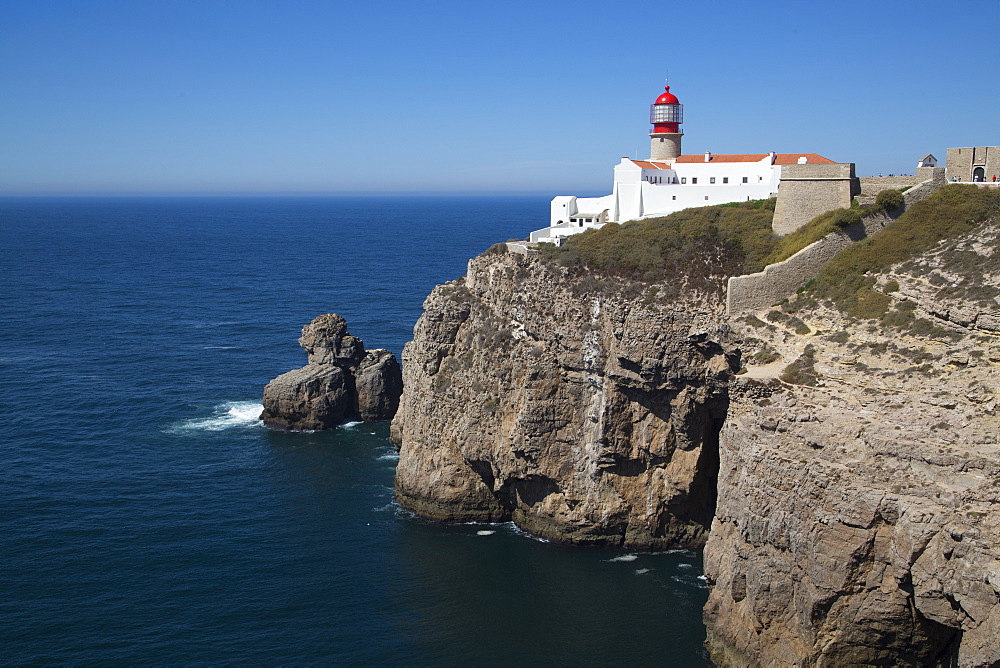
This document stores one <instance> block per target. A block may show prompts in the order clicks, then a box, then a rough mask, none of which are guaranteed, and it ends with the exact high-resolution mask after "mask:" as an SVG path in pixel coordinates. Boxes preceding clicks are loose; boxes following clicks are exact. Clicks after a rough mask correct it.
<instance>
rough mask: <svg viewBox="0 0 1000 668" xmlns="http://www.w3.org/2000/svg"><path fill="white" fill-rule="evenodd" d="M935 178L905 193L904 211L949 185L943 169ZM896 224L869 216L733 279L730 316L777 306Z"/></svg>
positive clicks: (937, 170)
mask: <svg viewBox="0 0 1000 668" xmlns="http://www.w3.org/2000/svg"><path fill="white" fill-rule="evenodd" d="M933 174H934V177H933V178H931V179H928V180H927V181H924V182H923V183H920V184H919V185H916V186H914V187H913V188H910V189H909V190H907V191H906V192H905V193H903V211H905V210H906V209H908V208H909V207H911V206H913V204H914V203H916V202H919V201H920V200H922V199H924V198H925V197H927V196H929V195H930V194H931V193H933V192H934V191H935V190H937V189H938V188H940V187H941V186H942V185H944V184H945V183H946V181H945V170H944V168H943V167H935V168H934V172H933ZM900 213H901V212H900ZM775 215H777V209H776V210H775ZM896 215H897V216H898V215H899V213H897V214H896ZM892 220H893V218H891V217H889V216H888V215H886V214H884V213H878V214H874V215H870V216H865V217H864V218H863V219H862V220H861V222H860V223H857V224H855V225H851V226H850V227H848V228H845V229H844V230H842V231H840V232H833V233H831V234H828V235H826V236H825V237H823V238H822V239H820V240H819V241H817V242H815V243H812V244H810V245H808V246H806V247H805V248H803V249H802V250H800V251H799V252H798V253H796V254H795V255H793V256H791V257H790V258H788V259H787V260H783V261H782V262H777V263H775V264H770V265H768V266H766V267H764V271H759V272H757V273H756V274H747V275H745V276H732V277H730V279H729V282H728V284H727V288H726V314H727V315H737V314H740V313H745V312H747V311H756V310H759V309H762V308H767V307H768V306H772V305H773V304H777V303H778V302H780V301H781V300H782V299H785V298H787V297H789V296H790V295H792V294H794V293H795V291H796V290H798V289H799V288H801V287H802V286H803V285H805V284H806V283H808V282H809V281H810V280H812V279H813V278H815V277H816V274H818V273H819V270H820V269H822V268H823V265H825V264H826V263H827V262H829V261H830V260H832V259H833V258H834V257H835V256H836V255H837V254H838V253H839V252H840V251H842V250H844V249H845V248H847V247H848V246H850V245H851V244H852V243H854V242H855V241H858V240H860V239H863V238H865V237H868V236H871V235H872V234H875V233H876V232H878V231H879V230H881V229H882V228H883V227H885V226H886V225H888V224H889V223H891V222H892Z"/></svg>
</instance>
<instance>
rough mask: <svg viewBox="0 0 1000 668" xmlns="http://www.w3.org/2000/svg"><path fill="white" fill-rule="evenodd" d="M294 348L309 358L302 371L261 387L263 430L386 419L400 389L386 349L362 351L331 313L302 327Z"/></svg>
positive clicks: (397, 370)
mask: <svg viewBox="0 0 1000 668" xmlns="http://www.w3.org/2000/svg"><path fill="white" fill-rule="evenodd" d="M299 345H301V346H302V348H303V349H304V350H305V351H306V353H307V354H308V355H309V358H308V359H309V363H308V364H307V365H306V366H304V367H302V368H301V369H295V370H294V371H289V372H287V373H283V374H281V375H280V376H278V377H277V378H275V379H274V380H272V381H271V382H270V383H268V384H267V386H266V387H265V388H264V412H263V413H261V416H260V419H261V420H263V421H264V424H265V425H267V426H268V427H272V428H275V429H285V430H290V431H308V430H320V429H330V428H333V427H335V426H337V425H338V424H340V423H342V422H344V421H345V420H348V419H353V418H357V419H360V420H364V421H374V420H388V419H391V418H392V417H393V415H395V413H396V408H397V407H398V405H399V396H400V394H401V393H402V390H403V384H402V383H403V381H402V374H401V371H400V368H399V363H398V362H397V361H396V356H395V355H393V354H392V353H391V352H389V351H388V350H384V349H377V350H369V351H367V352H366V351H365V347H364V343H363V342H362V341H361V339H359V338H357V337H355V336H351V334H350V333H349V332H348V331H347V323H346V322H345V321H344V319H343V318H342V317H340V316H339V315H337V314H335V313H328V314H326V315H321V316H319V317H317V318H316V319H314V320H313V321H312V322H311V323H309V324H308V325H306V326H305V327H303V328H302V336H301V337H300V338H299Z"/></svg>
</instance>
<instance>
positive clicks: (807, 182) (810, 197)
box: [771, 162, 861, 236]
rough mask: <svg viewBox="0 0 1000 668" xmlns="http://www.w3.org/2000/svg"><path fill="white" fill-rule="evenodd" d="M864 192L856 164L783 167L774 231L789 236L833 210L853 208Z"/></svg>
mask: <svg viewBox="0 0 1000 668" xmlns="http://www.w3.org/2000/svg"><path fill="white" fill-rule="evenodd" d="M860 191H861V187H860V184H859V183H858V178H857V177H856V176H855V175H854V163H850V162H846V163H835V164H820V165H810V164H804V165H783V166H782V167H781V182H780V183H779V185H778V202H777V204H776V205H775V208H774V222H773V223H772V226H771V227H772V229H773V230H774V233H775V234H779V235H782V236H784V235H786V234H789V233H791V232H794V231H795V230H797V229H799V228H800V227H802V226H803V225H805V224H806V223H808V222H809V221H810V220H812V219H813V218H815V217H816V216H818V215H819V214H821V213H824V212H826V211H829V210H830V209H842V208H847V207H849V206H851V199H852V198H853V197H854V196H855V195H857V194H858V193H859V192H860Z"/></svg>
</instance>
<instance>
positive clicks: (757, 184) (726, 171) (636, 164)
mask: <svg viewBox="0 0 1000 668" xmlns="http://www.w3.org/2000/svg"><path fill="white" fill-rule="evenodd" d="M650 122H651V123H652V124H653V131H652V132H650V138H651V146H650V154H651V156H652V157H651V158H650V159H649V160H633V159H632V158H622V160H621V162H620V163H619V164H618V165H616V166H615V172H614V184H613V185H612V188H611V194H610V195H605V196H603V197H575V196H573V195H562V196H559V197H556V198H554V199H553V200H552V205H551V216H550V219H549V220H550V222H549V225H550V226H549V227H546V228H542V229H540V230H535V231H534V232H532V233H531V237H530V240H531V241H536V242H538V241H541V242H549V243H556V244H559V243H561V242H562V239H564V238H565V237H567V236H569V235H572V234H577V233H579V232H583V231H585V230H588V229H592V228H600V227H602V226H603V225H604V224H605V223H620V222H625V221H627V220H636V219H638V218H649V217H654V216H665V215H667V214H670V213H673V212H675V211H680V210H681V209H687V208H689V207H694V206H709V205H712V204H725V203H727V202H745V201H747V200H752V199H766V198H768V197H771V196H773V195H774V194H776V193H777V192H778V185H779V183H780V181H781V171H782V170H781V168H782V166H783V165H796V164H834V163H833V161H832V160H829V159H827V158H824V157H823V156H820V155H816V154H815V153H773V152H772V153H759V154H758V153H754V154H737V155H713V154H711V153H705V154H704V155H681V154H680V146H681V137H682V136H683V133H682V132H680V123H681V122H683V105H681V104H680V103H679V102H678V101H677V98H676V97H675V96H674V95H673V94H671V93H670V86H667V87H666V92H664V93H663V94H662V95H660V97H658V98H657V99H656V102H654V103H653V105H652V108H651V114H650Z"/></svg>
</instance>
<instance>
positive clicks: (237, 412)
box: [168, 401, 264, 433]
mask: <svg viewBox="0 0 1000 668" xmlns="http://www.w3.org/2000/svg"><path fill="white" fill-rule="evenodd" d="M263 410H264V406H263V405H262V404H260V403H259V402H257V401H227V402H226V403H224V404H219V405H218V406H215V407H214V408H213V409H212V415H210V416H209V417H204V418H195V419H191V420H185V421H184V422H181V423H180V424H178V425H176V426H174V427H172V428H171V429H169V430H168V431H170V432H172V433H178V432H186V431H225V430H227V429H238V428H246V427H259V426H261V425H262V422H261V421H260V414H261V411H263Z"/></svg>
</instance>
